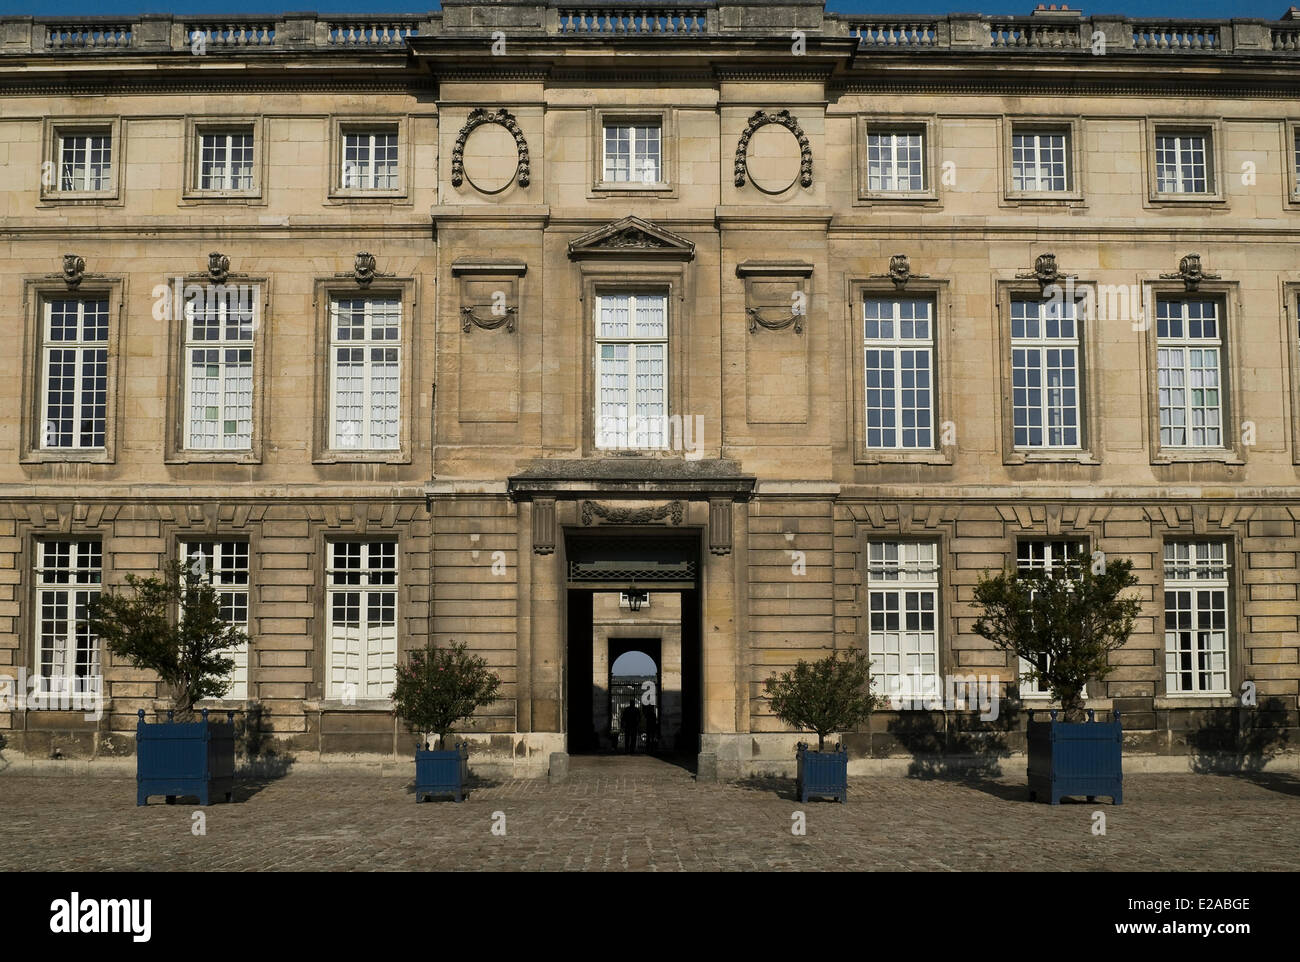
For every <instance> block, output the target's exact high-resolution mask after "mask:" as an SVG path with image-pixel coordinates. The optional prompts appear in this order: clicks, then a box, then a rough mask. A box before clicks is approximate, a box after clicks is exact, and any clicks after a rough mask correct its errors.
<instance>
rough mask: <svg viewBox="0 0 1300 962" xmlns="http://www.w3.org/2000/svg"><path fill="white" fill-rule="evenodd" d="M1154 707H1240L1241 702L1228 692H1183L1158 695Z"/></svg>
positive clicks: (1160, 708)
mask: <svg viewBox="0 0 1300 962" xmlns="http://www.w3.org/2000/svg"><path fill="white" fill-rule="evenodd" d="M1154 707H1155V709H1156V710H1157V711H1160V710H1162V709H1173V708H1240V707H1241V702H1240V701H1239V700H1238V699H1237V698H1236V696H1234V695H1231V694H1229V693H1227V692H1206V693H1205V694H1203V695H1202V694H1192V693H1190V692H1181V693H1179V694H1177V695H1156V697H1155V705H1154Z"/></svg>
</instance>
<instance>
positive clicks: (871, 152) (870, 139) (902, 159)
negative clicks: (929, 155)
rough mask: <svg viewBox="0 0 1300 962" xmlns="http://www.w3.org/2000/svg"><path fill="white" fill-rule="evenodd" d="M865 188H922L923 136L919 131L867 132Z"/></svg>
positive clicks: (891, 189)
mask: <svg viewBox="0 0 1300 962" xmlns="http://www.w3.org/2000/svg"><path fill="white" fill-rule="evenodd" d="M867 189H868V190H872V191H918V190H924V189H925V167H924V137H923V134H922V133H921V132H920V131H919V130H913V131H897V130H894V131H877V132H874V133H871V132H869V133H868V134H867Z"/></svg>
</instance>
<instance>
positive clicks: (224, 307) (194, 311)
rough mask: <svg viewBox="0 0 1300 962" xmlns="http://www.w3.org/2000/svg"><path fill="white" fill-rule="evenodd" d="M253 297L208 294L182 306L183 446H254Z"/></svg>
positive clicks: (235, 292) (236, 292)
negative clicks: (186, 361)
mask: <svg viewBox="0 0 1300 962" xmlns="http://www.w3.org/2000/svg"><path fill="white" fill-rule="evenodd" d="M255 303H256V295H255V294H254V293H252V292H250V291H247V290H244V289H243V288H240V289H237V290H231V291H221V292H210V293H209V295H208V297H207V298H205V299H202V300H200V301H187V302H186V305H185V313H186V321H185V331H186V344H185V352H186V353H185V356H186V358H187V359H188V364H187V366H186V372H187V379H186V410H187V411H188V412H189V416H188V418H187V420H186V425H185V430H186V437H185V446H186V447H187V448H192V449H197V450H227V451H229V450H248V449H250V448H251V447H252V445H253V347H252V343H251V342H252V340H253V324H254V314H255Z"/></svg>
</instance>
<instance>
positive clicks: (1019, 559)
mask: <svg viewBox="0 0 1300 962" xmlns="http://www.w3.org/2000/svg"><path fill="white" fill-rule="evenodd" d="M1081 550H1083V542H1082V541H1070V540H1042V541H1018V542H1017V543H1016V568H1017V569H1018V570H1019V571H1021V572H1030V571H1046V572H1049V573H1050V572H1056V571H1062V570H1064V569H1065V568H1066V564H1067V562H1069V561H1070V559H1071V558H1072V557H1073V556H1074V555H1075V554H1077V553H1078V552H1079V551H1081ZM1019 662H1020V677H1021V681H1020V696H1021V697H1022V698H1047V697H1048V696H1049V695H1050V692H1048V690H1047V689H1046V688H1045V687H1044V686H1043V684H1042V680H1041V679H1039V678H1030V679H1026V678H1025V677H1024V676H1025V672H1027V671H1029V670H1030V668H1031V667H1036V668H1037V669H1038V670H1039V671H1046V670H1047V668H1048V666H1049V665H1050V664H1051V662H1050V659H1049V658H1048V657H1047V656H1046V655H1043V656H1041V657H1040V659H1039V663H1038V664H1037V665H1036V666H1034V665H1031V664H1030V663H1029V662H1028V661H1026V660H1025V659H1023V658H1021V659H1019Z"/></svg>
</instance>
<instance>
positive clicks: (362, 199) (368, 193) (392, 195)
mask: <svg viewBox="0 0 1300 962" xmlns="http://www.w3.org/2000/svg"><path fill="white" fill-rule="evenodd" d="M327 203H328V204H331V205H343V204H410V203H412V201H411V198H410V196H409V195H408V194H407V192H406V191H405V190H331V191H330V193H329V198H328V200H327Z"/></svg>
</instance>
